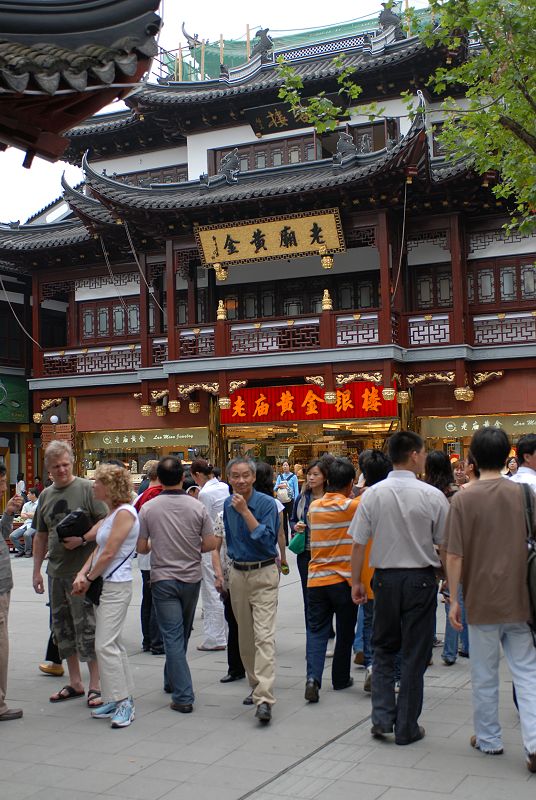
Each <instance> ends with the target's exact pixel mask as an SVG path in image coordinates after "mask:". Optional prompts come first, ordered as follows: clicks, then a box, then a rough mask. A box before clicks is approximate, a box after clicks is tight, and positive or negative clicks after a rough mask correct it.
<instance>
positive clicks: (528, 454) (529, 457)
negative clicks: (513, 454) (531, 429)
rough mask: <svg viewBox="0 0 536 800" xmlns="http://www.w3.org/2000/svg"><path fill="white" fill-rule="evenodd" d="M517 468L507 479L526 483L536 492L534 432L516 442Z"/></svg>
mask: <svg viewBox="0 0 536 800" xmlns="http://www.w3.org/2000/svg"><path fill="white" fill-rule="evenodd" d="M516 449H517V463H518V464H519V468H518V470H517V472H516V474H515V475H512V477H511V478H510V479H509V480H511V481H514V482H515V483H528V484H529V486H530V487H531V489H532V491H533V492H536V433H527V434H525V436H522V437H521V439H520V440H519V441H518V443H517V448H516Z"/></svg>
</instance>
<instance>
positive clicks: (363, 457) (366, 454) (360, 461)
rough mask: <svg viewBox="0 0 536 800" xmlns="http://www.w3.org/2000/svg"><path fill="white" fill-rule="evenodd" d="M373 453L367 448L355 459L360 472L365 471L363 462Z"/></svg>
mask: <svg viewBox="0 0 536 800" xmlns="http://www.w3.org/2000/svg"><path fill="white" fill-rule="evenodd" d="M372 452H373V451H372V450H371V449H370V448H369V449H368V450H362V451H361V452H360V453H359V456H358V457H357V463H358V464H359V469H360V470H361V472H364V471H365V461H366V460H367V458H368V457H369V456H370V454H371V453H372Z"/></svg>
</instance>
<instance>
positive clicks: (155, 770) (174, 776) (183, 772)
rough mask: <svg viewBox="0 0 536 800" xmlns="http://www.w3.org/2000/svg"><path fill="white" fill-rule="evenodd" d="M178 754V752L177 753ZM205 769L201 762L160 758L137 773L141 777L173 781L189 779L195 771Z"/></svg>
mask: <svg viewBox="0 0 536 800" xmlns="http://www.w3.org/2000/svg"><path fill="white" fill-rule="evenodd" d="M179 755H180V753H179ZM202 769H205V767H204V765H203V764H192V763H189V762H187V761H184V760H183V761H170V760H169V759H168V758H162V759H161V760H160V761H156V762H155V763H154V764H151V765H150V766H149V767H146V769H144V770H142V772H140V773H139V775H140V777H141V778H153V777H154V778H164V779H165V780H168V781H175V783H176V784H177V783H182V782H183V781H187V780H191V778H193V777H194V776H195V775H197V773H198V772H199V771H200V770H202Z"/></svg>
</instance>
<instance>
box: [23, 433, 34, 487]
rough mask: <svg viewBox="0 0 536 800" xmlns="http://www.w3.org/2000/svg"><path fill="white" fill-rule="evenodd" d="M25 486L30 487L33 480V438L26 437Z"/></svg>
mask: <svg viewBox="0 0 536 800" xmlns="http://www.w3.org/2000/svg"><path fill="white" fill-rule="evenodd" d="M25 466H26V469H25V475H26V487H27V488H31V487H32V486H33V482H34V469H35V464H34V447H33V439H28V441H27V442H26V465H25Z"/></svg>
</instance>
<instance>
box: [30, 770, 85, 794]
mask: <svg viewBox="0 0 536 800" xmlns="http://www.w3.org/2000/svg"><path fill="white" fill-rule="evenodd" d="M79 775H80V770H77V769H72V768H71V767H67V766H63V767H58V766H56V765H51V764H27V765H26V769H25V770H24V774H23V776H21V780H24V782H25V783H34V784H36V785H37V786H48V787H55V786H61V783H62V781H63V780H66V779H68V778H69V777H76V776H79ZM47 793H48V794H51V793H50V792H47Z"/></svg>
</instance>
